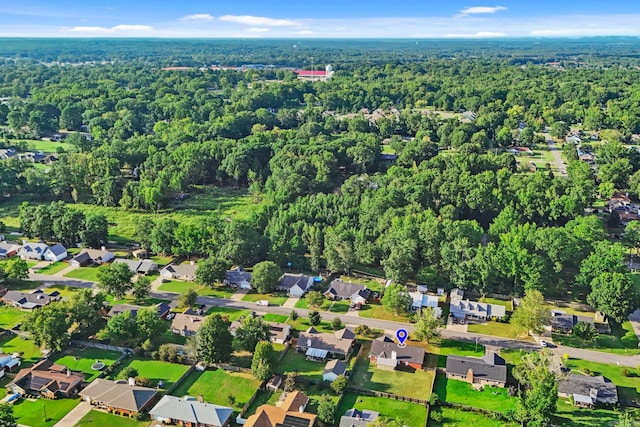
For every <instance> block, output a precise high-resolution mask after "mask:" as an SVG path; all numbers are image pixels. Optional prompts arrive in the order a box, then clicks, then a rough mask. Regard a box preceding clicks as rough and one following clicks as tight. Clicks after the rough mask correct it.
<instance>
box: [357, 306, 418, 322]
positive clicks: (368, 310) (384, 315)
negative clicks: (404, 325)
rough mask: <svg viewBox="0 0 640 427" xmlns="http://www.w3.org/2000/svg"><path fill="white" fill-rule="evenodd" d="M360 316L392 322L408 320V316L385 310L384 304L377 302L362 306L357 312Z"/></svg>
mask: <svg viewBox="0 0 640 427" xmlns="http://www.w3.org/2000/svg"><path fill="white" fill-rule="evenodd" d="M359 315H360V317H366V318H367V319H380V320H389V321H392V322H408V321H409V316H400V315H398V314H395V313H392V312H391V311H389V310H387V308H386V307H385V306H383V305H382V304H379V303H369V304H365V305H363V306H362V308H361V309H360V312H359Z"/></svg>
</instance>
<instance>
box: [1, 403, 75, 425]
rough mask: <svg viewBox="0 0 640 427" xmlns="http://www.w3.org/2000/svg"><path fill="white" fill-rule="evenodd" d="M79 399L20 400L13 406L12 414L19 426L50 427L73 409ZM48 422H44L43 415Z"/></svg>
mask: <svg viewBox="0 0 640 427" xmlns="http://www.w3.org/2000/svg"><path fill="white" fill-rule="evenodd" d="M78 403H80V399H56V400H48V399H37V400H24V399H20V400H19V401H18V402H17V403H16V404H14V405H13V414H14V415H15V417H16V418H17V420H18V423H19V424H23V425H28V426H38V427H50V426H52V425H54V424H56V423H57V422H58V421H60V420H61V419H62V418H63V417H64V416H65V415H67V414H68V413H69V412H70V411H71V410H72V409H73V408H75V407H76V406H77V405H78ZM45 413H46V414H47V416H46V418H47V419H48V421H45V415H44V414H45Z"/></svg>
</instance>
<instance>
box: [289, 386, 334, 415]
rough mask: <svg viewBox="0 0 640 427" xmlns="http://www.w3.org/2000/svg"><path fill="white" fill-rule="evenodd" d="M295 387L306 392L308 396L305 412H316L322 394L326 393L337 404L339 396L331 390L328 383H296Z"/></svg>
mask: <svg viewBox="0 0 640 427" xmlns="http://www.w3.org/2000/svg"><path fill="white" fill-rule="evenodd" d="M296 388H297V389H298V390H300V391H301V392H303V393H304V394H306V395H307V396H308V397H309V404H308V405H307V409H306V412H311V413H314V414H317V413H318V404H319V402H320V399H321V398H322V396H324V395H327V396H329V397H330V398H331V400H332V401H333V402H334V404H335V406H337V403H338V398H339V396H336V394H335V393H334V392H333V391H331V388H329V384H328V383H320V384H311V383H308V384H307V383H298V384H297V385H296Z"/></svg>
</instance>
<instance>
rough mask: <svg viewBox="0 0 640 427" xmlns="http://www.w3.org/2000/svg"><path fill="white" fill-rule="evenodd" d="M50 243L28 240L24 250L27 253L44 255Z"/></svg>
mask: <svg viewBox="0 0 640 427" xmlns="http://www.w3.org/2000/svg"><path fill="white" fill-rule="evenodd" d="M48 247H49V245H47V244H46V243H42V242H40V243H34V242H26V243H25V244H23V245H22V250H23V251H24V252H27V253H35V254H38V255H42V254H44V253H45V251H46V250H47V248H48Z"/></svg>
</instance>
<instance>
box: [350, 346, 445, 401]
mask: <svg viewBox="0 0 640 427" xmlns="http://www.w3.org/2000/svg"><path fill="white" fill-rule="evenodd" d="M370 348H371V343H370V342H366V343H363V344H362V349H361V350H360V354H359V355H358V358H357V360H356V363H355V365H354V367H353V372H352V373H351V383H352V384H353V385H354V386H355V387H358V388H362V389H365V390H376V391H383V392H386V393H393V394H397V395H399V396H405V397H414V398H416V399H424V400H428V398H429V396H430V395H431V385H432V384H433V375H434V371H415V372H409V371H401V370H394V371H391V370H386V369H378V368H376V366H375V364H373V363H370V362H369V350H370Z"/></svg>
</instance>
